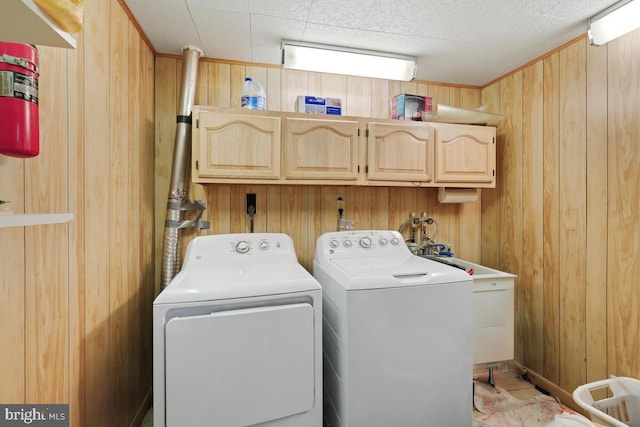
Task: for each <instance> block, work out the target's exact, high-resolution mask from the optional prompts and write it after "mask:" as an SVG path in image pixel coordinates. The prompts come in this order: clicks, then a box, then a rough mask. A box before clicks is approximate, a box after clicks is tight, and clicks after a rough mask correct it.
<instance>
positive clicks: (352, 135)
mask: <svg viewBox="0 0 640 427" xmlns="http://www.w3.org/2000/svg"><path fill="white" fill-rule="evenodd" d="M282 137H283V144H284V148H283V149H284V160H283V161H284V178H285V179H288V180H295V179H302V180H305V179H324V180H348V181H356V180H357V179H358V138H359V136H358V121H357V120H338V119H334V120H332V119H316V118H283V119H282Z"/></svg>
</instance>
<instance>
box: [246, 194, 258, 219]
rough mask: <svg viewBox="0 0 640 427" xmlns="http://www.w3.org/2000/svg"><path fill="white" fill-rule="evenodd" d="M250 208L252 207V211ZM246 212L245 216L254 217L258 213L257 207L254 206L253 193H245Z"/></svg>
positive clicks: (254, 196)
mask: <svg viewBox="0 0 640 427" xmlns="http://www.w3.org/2000/svg"><path fill="white" fill-rule="evenodd" d="M251 207H253V209H250V208H251ZM252 210H253V212H252ZM246 212H247V215H255V214H256V213H257V212H258V205H257V204H256V194H255V193H247V204H246Z"/></svg>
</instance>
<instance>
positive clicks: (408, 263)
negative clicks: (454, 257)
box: [320, 255, 472, 290]
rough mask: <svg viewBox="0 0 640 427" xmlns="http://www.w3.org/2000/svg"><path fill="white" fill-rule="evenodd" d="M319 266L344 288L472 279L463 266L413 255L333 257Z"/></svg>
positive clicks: (414, 284)
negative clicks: (460, 267)
mask: <svg viewBox="0 0 640 427" xmlns="http://www.w3.org/2000/svg"><path fill="white" fill-rule="evenodd" d="M320 267H321V268H323V269H325V270H327V272H328V274H329V275H335V277H334V278H335V279H336V280H337V281H338V282H339V283H340V284H341V285H342V286H343V287H344V288H345V289H348V290H356V289H381V288H394V287H402V286H421V285H433V284H443V283H455V282H464V281H469V282H470V283H471V282H472V278H471V276H469V275H468V274H467V273H466V272H465V271H463V270H460V269H457V268H455V267H450V266H447V265H444V264H441V263H438V262H435V261H431V260H428V259H424V258H420V257H417V256H414V255H408V256H398V257H376V256H367V257H354V258H337V259H332V260H331V261H330V262H329V263H328V265H321V266H320Z"/></svg>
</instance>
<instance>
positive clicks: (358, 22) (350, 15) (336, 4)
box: [308, 0, 375, 28]
mask: <svg viewBox="0 0 640 427" xmlns="http://www.w3.org/2000/svg"><path fill="white" fill-rule="evenodd" d="M374 3H375V0H361V1H358V2H349V1H344V0H324V1H316V2H314V3H313V5H312V6H311V10H310V11H309V18H308V20H309V22H311V23H315V24H326V25H331V26H332V27H344V28H360V27H361V26H362V22H363V21H364V19H365V17H366V16H367V15H368V14H369V13H370V10H371V9H372V7H373V5H374Z"/></svg>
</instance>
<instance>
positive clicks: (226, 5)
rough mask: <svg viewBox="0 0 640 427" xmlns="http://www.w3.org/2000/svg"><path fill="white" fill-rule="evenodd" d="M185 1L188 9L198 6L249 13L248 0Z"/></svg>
mask: <svg viewBox="0 0 640 427" xmlns="http://www.w3.org/2000/svg"><path fill="white" fill-rule="evenodd" d="M174 1H175V0H174ZM186 2H187V6H188V7H189V8H190V9H192V8H199V9H211V10H221V11H224V12H239V13H249V0H186Z"/></svg>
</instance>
